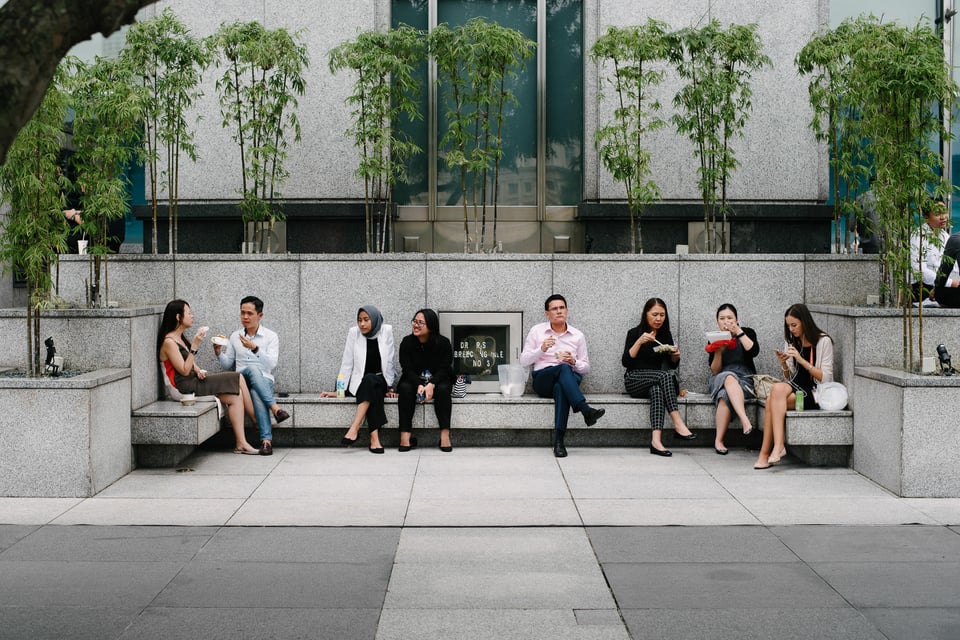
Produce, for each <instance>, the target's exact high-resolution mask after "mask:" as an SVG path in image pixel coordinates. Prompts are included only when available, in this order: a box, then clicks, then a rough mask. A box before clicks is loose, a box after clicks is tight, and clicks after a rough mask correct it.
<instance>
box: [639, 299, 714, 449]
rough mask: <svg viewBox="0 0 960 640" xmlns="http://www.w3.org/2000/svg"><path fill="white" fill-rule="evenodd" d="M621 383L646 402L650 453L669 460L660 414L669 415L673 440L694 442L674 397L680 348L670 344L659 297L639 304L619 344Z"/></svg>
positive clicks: (666, 318)
mask: <svg viewBox="0 0 960 640" xmlns="http://www.w3.org/2000/svg"><path fill="white" fill-rule="evenodd" d="M621 362H622V363H623V366H624V367H626V368H627V371H626V373H624V374H623V384H624V386H625V387H626V390H627V393H628V394H630V397H631V398H649V399H650V428H651V429H653V433H652V435H651V436H650V439H651V442H650V453H651V454H653V455H657V456H664V457H670V456H672V455H673V453H672V452H670V451H669V450H667V449H666V448H665V447H664V446H663V442H662V440H661V434H662V433H663V423H664V414H665V413H666V414H667V415H669V416H670V421H671V422H672V423H673V429H674V431H675V432H676V433H675V436H674V437H676V438H680V439H681V440H696V438H697V436H696V434H695V433H693V432H691V431H690V429H688V428H687V425H686V424H685V423H684V421H683V418H682V417H681V416H680V406H679V404H677V397H678V396H679V395H680V381H679V379H678V378H677V374H676V368H677V366H678V365H679V364H680V348H679V347H677V346H676V345H674V343H673V334H671V333H670V317H669V316H668V315H667V303H666V302H664V301H663V300H661V299H660V298H650V299H649V300H647V302H646V304H644V305H643V313H641V314H640V324H638V325H637V326H635V327H634V328H632V329H630V330H629V331H628V332H627V339H626V341H625V342H624V345H623V357H622V358H621Z"/></svg>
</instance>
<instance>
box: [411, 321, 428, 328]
mask: <svg viewBox="0 0 960 640" xmlns="http://www.w3.org/2000/svg"><path fill="white" fill-rule="evenodd" d="M413 326H415V327H425V326H427V323H426V322H424V321H423V320H414V321H413Z"/></svg>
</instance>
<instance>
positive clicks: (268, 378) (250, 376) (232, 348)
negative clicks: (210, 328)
mask: <svg viewBox="0 0 960 640" xmlns="http://www.w3.org/2000/svg"><path fill="white" fill-rule="evenodd" d="M262 319H263V300H261V299H260V298H257V297H256V296H247V297H246V298H244V299H243V300H241V301H240V328H239V329H237V330H236V331H234V332H233V333H232V334H230V339H229V340H228V341H227V344H226V345H224V346H223V347H221V346H220V345H218V344H216V343H214V345H213V351H214V353H215V354H216V355H217V359H218V360H219V361H220V366H221V367H223V368H224V369H236V370H237V371H238V372H239V373H240V374H242V375H243V377H244V378H245V379H246V380H247V386H248V387H249V388H250V399H251V401H252V402H253V411H254V414H255V415H256V417H257V425H258V426H259V428H260V455H262V456H269V455H272V454H273V428H272V425H271V418H276V421H277V422H278V423H280V422H283V421H284V420H286V419H287V418H289V417H290V414H288V413H287V412H286V411H284V410H283V409H281V408H280V405H278V404H277V401H276V399H274V395H273V383H274V379H273V368H274V367H276V366H277V360H278V359H279V358H280V339H279V338H278V337H277V334H276V333H274V332H273V331H271V330H270V329H267V328H266V327H264V326H263V325H262V324H261V323H260V321H261V320H262Z"/></svg>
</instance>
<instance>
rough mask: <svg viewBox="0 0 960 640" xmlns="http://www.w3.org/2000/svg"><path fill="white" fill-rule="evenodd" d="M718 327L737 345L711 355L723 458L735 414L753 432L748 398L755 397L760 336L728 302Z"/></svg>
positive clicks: (720, 313)
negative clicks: (754, 381)
mask: <svg viewBox="0 0 960 640" xmlns="http://www.w3.org/2000/svg"><path fill="white" fill-rule="evenodd" d="M717 326H718V327H720V330H721V331H729V332H730V339H731V341H733V343H734V344H733V346H730V345H727V344H721V345H720V346H719V347H717V349H715V350H713V351H711V352H710V355H709V357H708V363H709V365H710V397H712V398H713V401H714V402H715V403H716V405H717V413H716V416H715V418H714V424H715V425H716V427H717V435H716V437H715V439H714V442H713V450H714V451H716V452H717V453H719V454H720V455H722V456H725V455H727V448H726V447H725V446H724V444H723V438H724V436H725V435H726V434H727V427H729V426H730V419H731V417H733V416H732V414H736V415H737V417H738V418H739V419H740V426H742V427H743V434H744V435H748V434H749V433H750V432H751V431H753V424H752V423H751V422H750V418H749V417H747V411H746V407H745V406H744V399H745V398H747V397H751V398H752V397H753V378H751V376H752V375H754V374H756V373H757V367H756V365H754V364H753V359H754V358H755V357H757V356H758V355H759V354H760V343H759V342H758V341H757V333H756V332H755V331H754V330H753V329H751V328H750V327H742V328H741V327H740V320H739V318H738V316H737V308H736V307H734V306H733V305H732V304H730V303H724V304H722V305H720V307H719V308H718V309H717Z"/></svg>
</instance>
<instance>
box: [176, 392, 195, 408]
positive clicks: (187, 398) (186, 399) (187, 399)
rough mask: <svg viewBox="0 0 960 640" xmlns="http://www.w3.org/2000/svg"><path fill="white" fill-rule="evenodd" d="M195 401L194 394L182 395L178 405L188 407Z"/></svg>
mask: <svg viewBox="0 0 960 640" xmlns="http://www.w3.org/2000/svg"><path fill="white" fill-rule="evenodd" d="M196 401H197V394H195V393H184V394H182V395H181V396H180V404H185V405H187V406H190V405H191V404H194V403H195V402H196Z"/></svg>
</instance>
